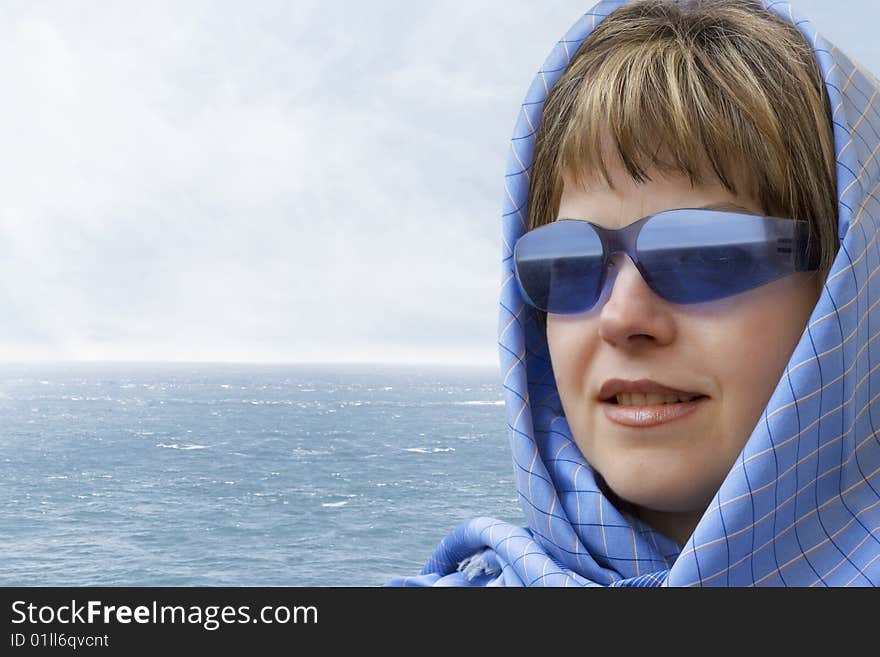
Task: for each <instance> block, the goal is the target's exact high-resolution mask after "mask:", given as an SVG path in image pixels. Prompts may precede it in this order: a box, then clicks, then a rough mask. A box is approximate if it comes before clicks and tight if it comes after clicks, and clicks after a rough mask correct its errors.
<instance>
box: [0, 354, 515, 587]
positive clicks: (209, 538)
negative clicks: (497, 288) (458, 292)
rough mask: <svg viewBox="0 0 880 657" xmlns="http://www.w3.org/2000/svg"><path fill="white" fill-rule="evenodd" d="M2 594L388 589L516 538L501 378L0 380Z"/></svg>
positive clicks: (179, 368)
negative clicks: (443, 549)
mask: <svg viewBox="0 0 880 657" xmlns="http://www.w3.org/2000/svg"><path fill="white" fill-rule="evenodd" d="M0 447H2V449H0V585H2V586H381V585H382V584H384V583H386V582H387V581H388V580H389V579H391V578H392V577H394V576H397V575H415V574H417V573H418V572H419V570H420V569H421V568H422V566H423V565H424V564H425V562H426V561H427V560H428V558H429V557H430V556H431V553H432V552H433V551H434V549H435V548H436V547H437V545H438V544H439V542H440V541H441V540H442V538H443V537H444V536H445V535H446V534H447V533H449V532H450V531H451V530H452V529H454V528H455V526H457V525H458V524H460V523H461V522H463V521H465V520H468V519H470V518H473V517H476V516H491V517H495V518H498V519H501V520H506V521H508V522H511V523H514V524H517V525H523V524H524V521H523V515H522V511H521V509H520V506H519V499H518V496H517V493H516V487H515V484H514V480H513V463H512V457H511V453H510V449H509V445H508V437H507V422H506V418H505V413H504V403H503V401H502V387H501V377H500V373H499V371H498V368H497V367H482V368H481V367H461V366H438V365H431V366H417V365H337V364H332V365H331V364H327V365H304V364H300V365H265V364H259V365H257V364H254V365H243V364H202V363H198V364H181V363H101V362H91V363H88V362H62V363H46V362H41V363H21V362H18V363H3V364H0Z"/></svg>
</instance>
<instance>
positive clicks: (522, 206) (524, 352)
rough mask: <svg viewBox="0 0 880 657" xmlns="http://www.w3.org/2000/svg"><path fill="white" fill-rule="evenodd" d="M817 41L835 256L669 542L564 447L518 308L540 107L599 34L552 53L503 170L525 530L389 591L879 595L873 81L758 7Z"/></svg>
mask: <svg viewBox="0 0 880 657" xmlns="http://www.w3.org/2000/svg"><path fill="white" fill-rule="evenodd" d="M762 2H763V4H764V5H765V7H767V8H768V9H769V10H771V11H772V12H774V13H775V14H777V15H778V16H780V17H781V18H783V19H784V20H786V21H790V22H791V23H792V24H794V25H795V26H796V27H797V28H798V29H799V30H800V32H801V33H802V34H803V35H804V36H805V37H806V39H807V41H808V42H809V43H810V44H811V45H812V48H813V52H814V54H815V56H816V59H817V61H818V63H819V65H820V68H821V71H822V74H823V76H824V79H825V82H826V86H827V90H828V95H829V97H830V100H831V107H832V109H833V122H834V138H835V151H836V153H837V190H838V237H839V238H840V249H839V251H838V253H837V255H836V258H835V260H834V264H833V266H832V269H831V272H830V273H829V275H828V278H827V281H826V283H825V287H824V289H823V291H822V294H821V297H820V298H819V301H818V303H817V304H816V306H815V308H814V310H813V313H812V315H811V316H810V318H809V320H808V323H807V326H806V328H805V330H804V332H803V334H802V336H801V338H800V340H799V342H798V344H797V346H796V347H795V349H794V351H793V353H792V355H791V358H790V360H789V362H788V364H787V365H786V367H785V370H784V373H783V375H782V377H781V379H780V381H779V382H778V384H777V386H776V388H775V390H774V392H773V393H772V395H771V397H770V400H769V402H768V403H767V406H766V408H765V410H764V412H763V414H762V416H761V419H760V420H759V422H758V424H757V425H756V426H755V428H754V430H753V432H752V434H751V436H750V437H749V439H748V441H747V443H746V444H745V447H744V448H743V450H742V452H741V453H740V455H739V457H738V459H737V461H736V463H735V464H734V466H733V467H732V469H731V470H730V472H729V473H728V475H727V477H726V478H725V480H724V482H723V483H722V484H721V487H720V488H719V490H718V492H717V493H716V495H715V496H714V498H713V499H712V501H711V503H710V505H709V507H708V508H707V509H706V511H705V513H704V515H703V516H702V518H701V520H700V521H699V523H698V524H697V526H696V528H695V530H694V532H693V534H692V535H691V537H690V538H689V539H688V541H687V543H686V544H685V545H684V546H679V545H678V544H676V543H675V542H673V541H672V540H670V539H669V538H667V537H665V536H664V535H662V534H661V533H659V532H657V531H655V530H653V529H652V528H651V527H649V526H648V525H647V524H645V523H643V522H641V521H640V520H639V519H638V518H636V517H634V516H632V515H629V514H627V513H625V512H623V511H621V510H619V509H618V508H616V507H615V506H614V504H612V503H611V502H610V501H609V499H608V497H607V496H606V495H605V493H604V492H603V490H604V489H603V485H602V482H601V481H599V480H597V476H596V474H595V472H594V471H593V470H592V468H591V467H590V465H589V464H588V463H587V462H586V461H585V460H584V457H583V455H582V454H581V452H580V450H579V449H578V447H577V445H576V444H575V442H574V440H573V438H572V434H571V431H570V429H569V426H568V423H567V421H566V419H565V415H564V413H563V410H562V405H561V402H560V398H559V393H558V391H557V389H556V383H555V380H554V376H553V371H552V367H551V363H550V354H549V350H548V346H547V340H546V337H545V334H544V333H543V331H542V329H541V328H540V326H539V325H538V323H537V322H536V318H535V315H534V313H533V311H532V309H531V308H530V307H529V306H527V305H526V304H524V302H523V300H522V298H521V296H520V293H519V290H518V287H517V284H516V279H515V277H514V273H513V250H512V249H513V245H514V244H515V242H516V240H517V239H518V238H519V237H520V236H521V235H523V234H524V233H525V231H526V225H527V222H526V207H527V204H528V192H529V180H528V173H527V172H528V170H529V169H530V166H531V162H532V153H533V148H534V139H535V132H536V130H537V127H538V125H539V123H540V119H541V112H542V109H543V105H544V101H545V99H546V97H547V95H548V93H549V91H550V89H551V88H552V87H553V85H554V84H555V83H556V81H557V80H558V79H559V78H560V77H561V75H562V73H563V71H564V70H565V68H566V66H567V65H568V63H569V61H570V57H571V56H572V55H573V54H574V53H575V52H577V50H578V48H579V46H580V45H581V43H582V42H583V40H584V39H585V38H586V37H587V36H588V35H589V34H590V32H591V31H592V30H593V29H594V28H595V26H596V24H597V23H598V22H600V21H601V20H602V19H604V18H605V17H606V16H607V15H608V14H609V13H611V12H612V11H614V10H615V9H617V8H619V7H621V6H623V5H625V4H627V3H628V0H605V1H603V2H599V3H598V4H597V5H596V6H595V7H593V8H592V9H591V10H590V11H588V12H587V13H586V14H584V15H583V16H582V17H581V18H580V20H578V21H577V22H576V23H575V25H574V26H573V27H572V28H571V29H570V30H569V31H568V32H567V33H566V34H565V36H564V37H563V38H562V39H561V40H560V41H559V42H558V43H557V44H556V46H555V47H554V48H553V50H552V52H551V53H550V55H549V56H548V57H547V59H546V61H545V62H544V65H543V67H542V68H541V70H540V71H539V72H538V74H537V75H536V76H535V79H534V81H533V83H532V85H531V86H530V88H529V90H528V93H527V94H526V98H525V100H524V102H523V104H522V108H521V111H520V114H519V116H518V119H517V122H516V126H515V129H514V134H513V138H512V141H511V146H510V153H509V156H508V160H507V170H506V176H505V193H504V201H503V203H504V208H503V215H502V234H503V248H502V254H501V255H502V258H501V265H502V279H501V280H502V283H501V298H500V308H499V322H498V347H499V359H500V365H501V374H502V382H503V390H504V401H505V411H506V417H507V424H508V435H509V440H510V445H511V449H512V452H513V465H514V471H515V479H516V487H517V491H518V493H519V497H520V504H521V507H522V510H523V513H524V515H525V520H526V523H527V527H518V526H516V525H513V524H510V523H507V522H504V521H501V520H496V519H493V518H486V517H480V518H474V519H471V520H468V521H466V522H463V523H462V524H461V525H459V526H458V527H456V528H455V529H454V530H453V531H452V532H450V533H449V534H448V535H447V536H446V537H445V538H444V539H443V541H442V542H441V543H440V545H439V546H438V547H437V548H436V549H435V551H434V553H433V554H432V555H431V557H430V558H429V559H428V561H427V563H426V564H425V566H424V567H423V568H422V570H421V572H420V573H419V574H418V575H416V576H411V577H396V578H394V579H393V580H391V581H390V582H388V583H387V584H386V586H423V585H433V586H767V585H770V586H815V585H819V586H823V585H824V586H846V585H855V586H876V585H880V245H878V237H880V202H878V194H880V190H878V188H880V156H878V152H877V151H878V147H880V102H878V101H877V95H878V94H880V83H878V81H877V80H876V78H874V77H873V76H872V75H871V74H870V73H868V72H867V71H865V70H864V69H863V68H861V67H860V66H859V65H858V64H857V63H856V62H854V61H853V60H851V59H850V58H849V57H847V56H846V55H845V54H844V53H843V52H842V51H841V50H840V49H838V48H837V47H836V46H834V45H833V44H831V43H829V42H828V41H827V40H826V39H824V38H823V37H822V36H820V34H819V33H818V32H817V31H816V29H815V28H814V26H813V24H812V23H811V22H810V21H808V20H806V19H804V18H802V17H800V16H799V15H798V14H797V13H795V12H794V10H793V9H792V7H791V5H790V4H789V3H788V2H771V1H769V0H762Z"/></svg>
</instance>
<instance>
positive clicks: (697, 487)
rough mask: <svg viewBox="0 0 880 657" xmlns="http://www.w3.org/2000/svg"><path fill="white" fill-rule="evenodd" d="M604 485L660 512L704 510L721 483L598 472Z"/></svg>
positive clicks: (629, 500)
mask: <svg viewBox="0 0 880 657" xmlns="http://www.w3.org/2000/svg"><path fill="white" fill-rule="evenodd" d="M602 477H603V479H604V480H605V483H606V485H607V486H608V488H609V489H610V490H611V492H613V493H614V494H615V495H616V496H617V497H619V498H620V499H621V500H623V501H624V502H628V503H629V504H632V505H635V506H638V507H643V508H646V509H651V510H652V511H660V512H664V513H692V512H695V511H700V512H702V511H705V509H706V507H707V506H708V505H709V502H711V501H712V498H713V497H714V496H715V493H716V492H717V490H718V488H719V486H720V485H721V482H720V481H719V482H699V481H694V480H693V479H690V478H688V479H685V480H681V479H676V478H674V477H669V476H665V477H664V476H653V477H651V476H647V477H646V476H644V474H643V473H640V474H638V475H634V474H632V473H625V472H624V473H613V472H612V473H609V475H608V476H606V475H604V474H603V475H602Z"/></svg>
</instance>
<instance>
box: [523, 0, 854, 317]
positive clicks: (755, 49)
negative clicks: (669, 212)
mask: <svg viewBox="0 0 880 657" xmlns="http://www.w3.org/2000/svg"><path fill="white" fill-rule="evenodd" d="M609 137H610V139H611V143H612V147H614V146H616V150H617V153H618V155H619V157H620V158H621V161H622V163H623V165H624V166H625V168H626V170H627V172H628V173H629V175H630V176H631V177H632V178H633V180H635V181H636V182H642V181H644V180H645V179H650V178H649V176H648V175H647V174H646V171H645V170H646V168H650V167H651V166H656V167H657V168H658V169H659V170H660V171H661V172H664V173H679V174H687V175H688V177H689V178H690V180H691V183H692V184H694V185H699V184H701V183H702V182H703V177H702V173H701V172H703V171H705V170H706V166H705V165H706V164H708V165H709V167H710V168H711V171H712V173H713V174H714V176H715V177H717V179H718V180H719V182H721V184H722V185H724V187H725V188H727V189H728V190H729V191H731V192H732V193H734V194H737V193H739V190H737V188H736V182H737V181H738V180H741V177H742V172H748V174H749V175H748V176H747V178H748V179H750V181H751V183H752V184H753V185H754V189H753V190H752V191H753V193H754V194H755V198H756V200H758V201H759V202H760V203H761V206H762V207H763V208H764V211H765V213H766V214H769V215H773V216H781V217H790V218H792V219H805V220H808V221H809V222H810V239H811V248H814V249H815V248H818V252H819V262H820V264H819V271H820V273H821V276H822V280H824V279H825V277H826V276H827V274H828V272H829V271H830V269H831V265H832V262H833V260H834V257H835V255H836V253H837V251H838V248H839V244H838V238H837V189H836V163H835V162H836V157H835V151H834V133H833V131H832V122H831V103H830V100H829V98H828V94H827V91H826V89H825V82H824V79H823V77H822V73H821V70H820V69H819V66H818V63H817V61H816V58H815V56H814V54H813V51H812V48H811V47H810V45H809V44H808V43H807V41H806V39H805V38H804V37H803V35H802V34H801V33H800V32H799V31H798V29H797V28H796V27H795V26H794V25H793V24H791V23H789V22H787V21H785V20H783V19H781V18H779V17H778V16H776V15H775V14H773V13H772V12H770V11H769V10H767V9H766V8H764V6H763V5H762V4H761V3H760V2H758V1H757V0H682V1H679V2H676V1H675V0H636V1H635V2H632V3H630V4H627V5H624V6H623V7H620V8H619V9H617V10H615V11H614V12H612V13H611V14H609V15H608V16H607V17H606V18H605V19H604V20H602V21H601V22H599V24H598V25H597V26H596V28H595V29H594V30H593V31H592V32H591V33H590V35H589V36H588V37H587V38H586V39H585V40H584V42H583V43H582V44H581V47H580V48H579V50H578V51H577V53H576V54H575V56H574V57H573V58H572V61H571V63H570V64H569V65H568V67H567V68H566V70H565V72H564V73H563V75H562V77H561V78H560V79H559V81H558V82H557V83H556V84H555V85H554V87H553V88H552V90H551V91H550V94H549V95H548V97H547V100H546V103H545V105H544V110H543V116H542V120H541V125H540V127H539V130H538V133H537V135H536V141H535V154H534V160H533V164H532V171H531V179H530V189H529V210H528V228H529V230H531V229H533V228H537V227H538V226H541V225H543V224H547V223H550V222H552V221H554V220H555V218H556V214H557V212H558V210H559V202H560V197H561V194H562V188H563V175H564V174H567V175H570V176H571V178H572V180H574V181H575V182H583V180H584V178H583V174H585V173H589V172H595V171H598V172H599V173H600V174H601V175H602V177H603V178H604V180H605V181H606V183H607V184H608V185H609V186H611V187H612V189H613V184H612V181H611V179H610V177H609V175H608V170H607V168H606V164H605V160H604V159H603V156H602V146H603V143H605V142H604V140H605V139H608V138H609ZM661 151H662V152H663V153H664V154H665V155H666V156H667V159H665V160H664V159H661V157H660V152H661ZM738 172H739V173H738ZM538 316H539V318H540V319H541V320H544V318H545V313H538Z"/></svg>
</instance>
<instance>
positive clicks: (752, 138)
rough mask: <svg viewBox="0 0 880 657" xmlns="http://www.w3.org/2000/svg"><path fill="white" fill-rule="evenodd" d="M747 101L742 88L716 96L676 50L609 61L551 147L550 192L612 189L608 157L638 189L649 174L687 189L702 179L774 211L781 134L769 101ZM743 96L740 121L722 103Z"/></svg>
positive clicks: (780, 178)
mask: <svg viewBox="0 0 880 657" xmlns="http://www.w3.org/2000/svg"><path fill="white" fill-rule="evenodd" d="M746 82H747V81H746ZM747 87H748V88H747ZM755 93H756V90H755V88H754V87H751V86H750V85H748V84H744V85H742V88H740V89H737V88H733V89H730V88H728V89H727V92H726V94H724V93H722V91H721V89H720V88H719V85H718V84H717V83H715V82H714V81H713V80H712V79H711V78H710V77H709V76H708V75H706V73H705V72H704V71H702V70H701V68H700V66H699V62H698V59H697V57H696V54H695V53H694V52H692V51H689V50H686V49H683V48H681V47H680V46H678V45H677V44H668V43H665V42H649V43H644V44H640V45H639V46H637V47H634V48H632V49H628V50H624V51H618V52H616V53H613V54H612V55H611V56H610V57H609V58H608V59H606V60H605V61H604V62H603V63H602V66H601V68H599V69H598V70H597V71H595V73H594V75H591V76H590V84H588V85H584V86H583V87H582V89H581V93H580V94H579V96H578V98H577V103H576V104H575V106H574V108H573V112H572V115H571V120H570V121H569V123H568V125H567V127H566V130H565V132H564V134H563V136H562V140H561V144H560V146H561V148H560V157H559V159H558V161H557V171H556V178H557V184H558V185H559V189H558V193H559V194H561V191H562V190H561V186H562V181H563V179H564V178H565V177H570V178H571V179H572V180H574V181H576V182H577V183H580V184H581V185H587V184H588V178H591V177H592V175H593V174H598V175H600V176H601V177H602V179H603V180H604V182H605V183H606V184H607V185H608V186H609V187H611V188H612V189H614V184H613V180H612V178H611V176H610V175H609V171H608V158H609V157H615V158H619V161H620V162H621V164H622V165H623V167H624V169H625V170H626V172H627V173H628V175H629V176H630V177H631V178H632V179H633V180H635V181H636V182H639V183H641V182H644V181H645V180H650V179H651V178H650V176H649V175H648V173H647V172H648V170H649V169H653V168H656V169H657V170H658V171H660V172H661V173H663V174H681V175H686V176H688V178H689V179H690V180H691V183H692V184H693V185H695V186H698V185H703V184H706V183H707V182H708V181H707V179H706V176H707V175H711V176H712V177H713V178H714V179H717V180H718V181H719V182H720V183H721V184H722V185H723V186H724V187H725V188H726V189H728V190H729V191H731V192H732V193H734V194H736V193H739V191H740V188H741V187H742V186H743V185H747V186H748V187H750V189H747V190H746V191H747V192H749V191H751V192H752V193H753V194H754V195H755V196H758V197H761V196H763V198H758V200H759V201H760V202H761V203H762V205H764V206H765V207H767V204H769V205H770V206H771V207H779V206H780V205H781V203H780V201H781V199H780V196H782V195H784V192H783V190H784V189H785V187H786V180H785V173H784V169H785V167H784V162H785V161H786V159H787V153H786V150H785V146H784V144H783V141H782V137H781V130H782V129H781V126H780V125H779V122H778V119H777V118H776V116H775V114H774V113H773V111H772V109H771V106H770V103H769V102H768V101H767V99H762V98H760V97H756V96H755ZM747 94H748V97H749V98H750V105H751V106H752V111H751V112H748V118H747V117H746V116H745V114H746V112H744V108H742V107H737V106H736V105H735V104H734V103H732V102H731V101H730V100H729V99H730V98H731V97H746V96H747ZM759 126H760V127H759ZM746 163H752V166H747V164H746ZM756 163H761V165H760V166H758V167H755V166H754V164H756ZM749 169H751V172H750V171H749ZM744 174H745V175H744ZM749 174H751V175H749ZM758 180H762V181H763V185H759V184H758ZM762 188H763V189H762ZM557 198H558V197H557Z"/></svg>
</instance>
